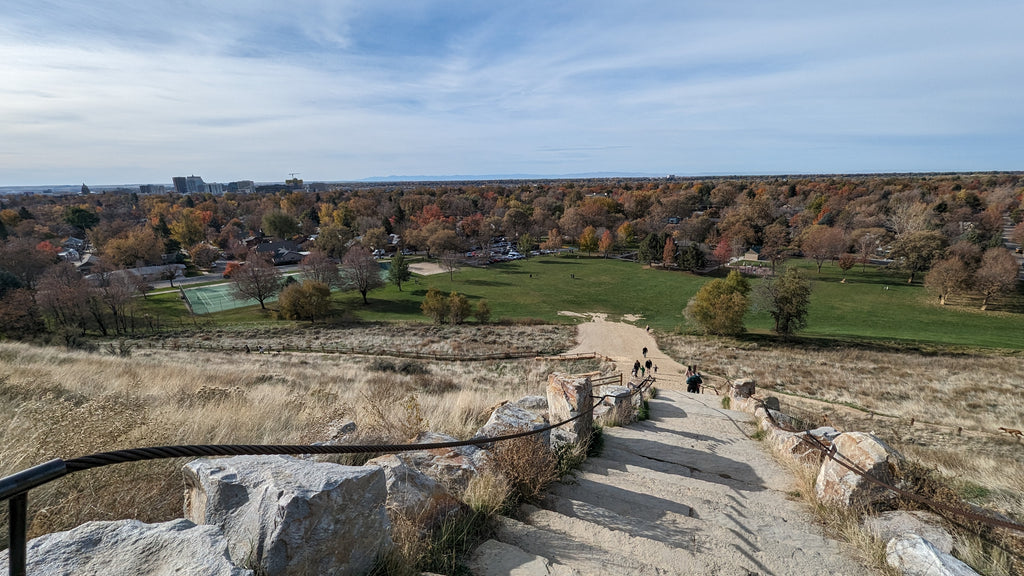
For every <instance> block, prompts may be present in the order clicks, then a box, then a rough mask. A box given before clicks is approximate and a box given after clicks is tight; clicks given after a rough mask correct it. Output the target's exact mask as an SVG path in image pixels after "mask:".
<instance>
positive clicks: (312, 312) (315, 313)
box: [278, 280, 331, 323]
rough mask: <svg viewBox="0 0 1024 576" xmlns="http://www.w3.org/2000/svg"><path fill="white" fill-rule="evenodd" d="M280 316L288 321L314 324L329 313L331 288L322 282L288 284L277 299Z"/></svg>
mask: <svg viewBox="0 0 1024 576" xmlns="http://www.w3.org/2000/svg"><path fill="white" fill-rule="evenodd" d="M278 305H279V306H280V309H281V315H282V316H284V317H285V318H287V319H289V320H309V321H310V322H314V323H315V322H316V320H317V318H324V317H326V316H327V315H328V314H330V311H331V288H330V286H328V285H327V284H324V283H323V282H317V281H315V280H307V281H305V282H302V283H301V284H300V283H298V282H295V283H293V284H289V285H288V286H286V287H285V288H284V290H282V291H281V296H280V298H278Z"/></svg>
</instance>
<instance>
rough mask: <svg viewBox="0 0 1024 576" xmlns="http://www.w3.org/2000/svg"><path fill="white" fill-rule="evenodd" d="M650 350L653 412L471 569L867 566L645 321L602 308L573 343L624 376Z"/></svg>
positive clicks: (529, 510)
mask: <svg viewBox="0 0 1024 576" xmlns="http://www.w3.org/2000/svg"><path fill="white" fill-rule="evenodd" d="M645 346H646V347H647V348H648V350H649V352H648V357H649V358H651V359H652V360H653V361H654V363H655V364H657V365H658V368H659V370H658V373H657V374H656V378H657V384H656V386H657V388H658V391H659V392H658V396H657V398H655V399H652V400H651V401H650V419H648V420H645V421H643V422H637V423H634V424H631V425H629V426H623V427H615V428H605V429H604V433H603V436H604V448H603V451H602V453H601V456H600V457H597V458H590V459H588V460H587V461H586V462H585V463H584V465H583V466H582V468H581V469H580V470H579V471H578V472H576V473H575V474H574V476H573V477H571V478H566V479H563V481H562V482H561V483H558V484H556V485H554V486H553V487H552V489H551V490H550V493H549V494H548V495H547V497H546V498H545V500H544V501H543V502H541V503H540V504H539V505H535V506H531V505H524V506H522V507H521V508H520V510H519V512H518V514H517V515H516V519H512V518H503V519H502V520H501V522H500V526H499V528H498V531H497V534H496V536H495V538H494V539H493V540H489V541H488V542H486V543H484V544H483V545H481V546H480V548H479V549H478V550H477V551H476V553H475V554H474V557H473V559H472V561H471V565H470V567H471V569H472V571H473V573H474V574H477V575H479V576H498V575H522V576H535V575H536V576H542V575H579V576H584V575H609V576H611V575H615V576H621V575H629V574H642V575H647V574H651V575H654V574H680V575H682V574H687V575H689V574H713V575H727V576H752V575H775V576H816V575H826V574H827V575H857V576H863V575H865V574H869V573H870V571H869V570H868V569H866V568H864V567H863V566H862V565H860V564H859V563H858V562H856V561H854V560H852V559H851V558H849V557H847V556H846V555H844V553H843V551H842V549H841V547H840V544H839V543H837V542H835V541H833V540H830V539H827V538H825V537H823V536H822V535H821V532H820V530H819V528H818V527H817V526H815V525H814V524H813V522H812V520H811V518H810V516H809V514H808V513H807V511H806V510H805V509H804V508H803V505H802V504H801V503H799V502H795V501H793V500H792V499H791V497H790V494H791V492H792V491H793V490H794V485H793V478H792V477H791V476H790V475H789V474H788V473H787V472H786V471H784V470H783V469H782V468H781V467H780V466H779V465H778V464H777V463H776V462H775V461H774V460H773V459H772V458H771V457H770V456H769V455H768V454H766V453H765V451H764V449H763V447H762V445H761V444H760V443H759V442H758V441H756V440H753V439H751V438H750V436H749V434H751V433H753V431H754V425H753V424H752V423H751V420H750V416H749V415H748V414H745V413H741V412H735V411H731V410H724V409H722V408H721V407H720V400H719V398H718V397H716V396H711V395H700V394H688V393H686V392H684V391H682V390H683V389H684V388H685V387H684V383H683V374H684V373H685V370H686V368H685V367H684V366H682V365H681V364H679V363H677V362H675V361H674V360H672V359H670V358H668V357H667V356H665V355H664V354H662V353H661V352H660V350H658V347H657V343H656V342H655V340H654V338H653V337H652V336H651V335H650V334H649V333H647V331H646V330H644V328H637V327H635V326H631V325H629V324H622V323H610V322H606V321H605V319H604V318H603V317H601V316H599V315H595V316H593V318H592V321H591V322H587V323H584V324H581V325H580V326H579V345H578V346H577V347H576V348H575V349H574V350H573V351H574V352H598V353H600V354H603V355H605V356H608V357H610V358H612V359H613V360H614V361H615V362H616V365H617V367H618V368H619V369H620V370H622V371H623V372H625V373H626V374H627V375H628V373H629V370H630V369H632V365H633V362H634V360H637V359H641V358H642V354H641V349H642V348H643V347H645Z"/></svg>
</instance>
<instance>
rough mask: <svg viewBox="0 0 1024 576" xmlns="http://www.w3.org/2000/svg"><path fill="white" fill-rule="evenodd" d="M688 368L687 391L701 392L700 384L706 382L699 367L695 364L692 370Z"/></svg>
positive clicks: (692, 392)
mask: <svg viewBox="0 0 1024 576" xmlns="http://www.w3.org/2000/svg"><path fill="white" fill-rule="evenodd" d="M687 368H688V369H687V370H686V373H687V375H688V376H687V377H686V391H687V392H689V393H691V394H700V385H701V384H703V383H704V379H703V378H701V377H700V372H698V371H697V367H696V366H694V367H693V369H692V370H690V369H689V367H687Z"/></svg>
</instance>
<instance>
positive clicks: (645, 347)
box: [644, 346, 647, 358]
mask: <svg viewBox="0 0 1024 576" xmlns="http://www.w3.org/2000/svg"><path fill="white" fill-rule="evenodd" d="M644 358H647V346H644Z"/></svg>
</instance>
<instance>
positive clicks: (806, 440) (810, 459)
mask: <svg viewBox="0 0 1024 576" xmlns="http://www.w3.org/2000/svg"><path fill="white" fill-rule="evenodd" d="M839 434H840V432H839V431H838V430H836V429H835V428H832V427H830V426H822V427H821V428H815V429H814V430H807V431H805V432H796V433H788V435H787V436H786V437H785V439H783V440H782V442H781V446H780V447H781V450H782V453H783V454H788V455H790V456H791V457H792V458H793V459H794V460H796V461H798V462H803V463H804V464H811V465H815V466H817V465H818V464H821V462H822V461H823V460H824V459H825V454H824V453H823V452H822V451H821V450H820V449H819V448H818V446H819V444H820V445H821V446H823V447H824V448H826V449H827V448H831V447H832V442H834V441H835V439H836V438H838V437H839Z"/></svg>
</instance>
